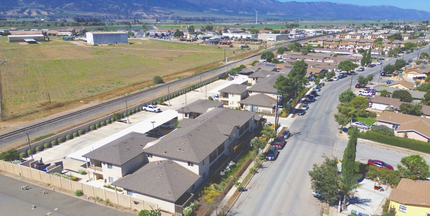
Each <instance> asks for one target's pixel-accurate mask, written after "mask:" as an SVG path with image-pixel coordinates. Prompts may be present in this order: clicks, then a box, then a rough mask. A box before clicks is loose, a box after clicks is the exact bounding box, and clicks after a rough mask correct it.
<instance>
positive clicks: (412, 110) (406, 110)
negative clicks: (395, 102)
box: [400, 103, 423, 116]
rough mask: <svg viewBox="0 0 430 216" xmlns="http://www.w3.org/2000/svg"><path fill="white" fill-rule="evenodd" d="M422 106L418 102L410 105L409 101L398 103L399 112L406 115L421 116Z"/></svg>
mask: <svg viewBox="0 0 430 216" xmlns="http://www.w3.org/2000/svg"><path fill="white" fill-rule="evenodd" d="M422 108H423V106H422V105H420V104H416V105H412V104H409V103H402V104H400V112H402V113H403V114H408V115H415V116H421V114H422V113H423V112H422Z"/></svg>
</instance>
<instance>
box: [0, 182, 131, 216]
mask: <svg viewBox="0 0 430 216" xmlns="http://www.w3.org/2000/svg"><path fill="white" fill-rule="evenodd" d="M0 182H1V184H0V215H13V216H28V215H48V212H50V213H51V214H50V215H51V216H57V215H106V216H109V215H111V216H120V215H124V216H132V215H133V214H130V213H125V212H121V211H117V210H115V209H112V208H108V207H104V206H101V205H98V204H94V203H91V202H90V201H86V200H84V199H83V198H77V197H72V196H68V195H65V194H62V193H58V192H55V191H52V190H47V189H44V188H41V187H38V186H35V185H31V184H28V183H26V182H22V181H19V180H17V179H13V178H10V177H7V176H4V175H0ZM24 185H28V186H30V188H31V189H30V190H21V186H24ZM43 191H45V192H47V194H42V192H43ZM33 205H35V208H34V209H33V208H32V207H33ZM56 208H58V210H57V211H55V209H56Z"/></svg>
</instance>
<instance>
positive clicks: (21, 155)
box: [19, 152, 27, 159]
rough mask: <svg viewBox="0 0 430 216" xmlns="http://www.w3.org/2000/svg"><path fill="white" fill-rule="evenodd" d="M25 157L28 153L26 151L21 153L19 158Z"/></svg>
mask: <svg viewBox="0 0 430 216" xmlns="http://www.w3.org/2000/svg"><path fill="white" fill-rule="evenodd" d="M25 157H27V153H25V152H21V153H19V159H23V158H25Z"/></svg>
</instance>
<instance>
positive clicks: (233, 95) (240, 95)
mask: <svg viewBox="0 0 430 216" xmlns="http://www.w3.org/2000/svg"><path fill="white" fill-rule="evenodd" d="M246 87H247V86H246V85H239V84H232V85H229V86H227V87H225V88H223V89H221V90H219V93H220V94H219V101H220V102H223V103H224V106H225V107H239V106H240V104H239V103H238V102H239V101H240V100H243V99H245V98H247V97H248V92H247V91H246Z"/></svg>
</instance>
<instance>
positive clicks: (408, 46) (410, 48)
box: [404, 42, 417, 50]
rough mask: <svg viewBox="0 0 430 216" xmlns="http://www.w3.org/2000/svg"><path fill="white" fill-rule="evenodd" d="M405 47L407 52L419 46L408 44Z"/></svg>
mask: <svg viewBox="0 0 430 216" xmlns="http://www.w3.org/2000/svg"><path fill="white" fill-rule="evenodd" d="M404 46H405V49H406V50H413V49H416V48H417V44H416V43H412V42H406V43H405V44H404Z"/></svg>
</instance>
